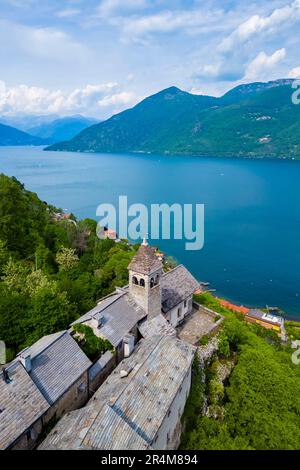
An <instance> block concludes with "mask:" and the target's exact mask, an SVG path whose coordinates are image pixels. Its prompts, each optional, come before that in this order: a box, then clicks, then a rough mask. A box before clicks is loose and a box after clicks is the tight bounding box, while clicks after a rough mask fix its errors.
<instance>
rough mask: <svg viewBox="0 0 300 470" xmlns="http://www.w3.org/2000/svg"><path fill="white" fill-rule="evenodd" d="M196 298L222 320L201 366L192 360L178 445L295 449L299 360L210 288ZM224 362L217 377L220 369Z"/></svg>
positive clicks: (299, 437) (299, 423)
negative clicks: (214, 346) (223, 304)
mask: <svg viewBox="0 0 300 470" xmlns="http://www.w3.org/2000/svg"><path fill="white" fill-rule="evenodd" d="M197 301H198V302H200V303H202V304H204V305H206V306H209V307H210V308H213V309H214V310H217V311H219V312H220V313H222V314H223V315H224V316H225V322H224V325H223V328H222V330H221V331H220V333H219V343H218V349H217V351H216V352H215V353H214V354H213V356H212V357H211V360H210V361H208V362H207V363H206V368H205V371H203V370H202V369H201V368H200V367H199V364H197V363H196V365H195V366H196V367H195V368H196V373H195V374H194V379H193V386H192V392H191V394H190V397H189V399H188V402H187V406H186V410H185V416H184V424H185V432H184V434H183V436H182V443H181V447H182V448H183V449H188V450H199V449H201V450H238V449H240V450H245V449H248V450H253V449H256V450H271V449H273V450H280V449H284V450H293V449H294V450H295V449H300V396H299V390H300V366H299V365H295V364H293V362H292V360H291V356H292V353H293V351H294V350H292V349H291V348H290V346H288V345H282V344H281V343H280V342H279V339H278V338H277V336H276V335H275V334H274V333H272V332H270V331H269V330H265V329H264V328H262V327H259V326H256V325H250V324H248V323H246V322H245V321H244V319H243V318H242V317H240V318H239V317H237V316H236V314H234V313H233V312H231V311H230V310H228V309H226V308H224V307H221V306H220V305H218V301H217V300H216V299H214V298H213V297H212V296H211V295H210V294H208V293H206V294H202V295H200V296H197ZM298 325H299V324H298ZM226 367H227V369H228V370H229V372H228V374H227V376H226V379H225V380H224V381H223V382H222V380H220V378H219V376H220V371H222V370H224V368H225V370H226ZM204 374H205V375H204ZM221 375H222V374H221Z"/></svg>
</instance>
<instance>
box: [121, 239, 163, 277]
mask: <svg viewBox="0 0 300 470" xmlns="http://www.w3.org/2000/svg"><path fill="white" fill-rule="evenodd" d="M155 251H156V250H155V248H154V247H153V246H150V245H148V243H147V241H146V239H144V241H143V243H142V244H141V246H140V247H139V249H138V251H137V253H136V255H135V256H134V257H133V259H132V260H131V262H130V264H129V266H128V269H129V270H130V271H136V272H137V273H140V274H151V273H152V272H155V271H157V270H158V269H162V262H161V261H160V260H159V259H158V257H157V255H156V254H155Z"/></svg>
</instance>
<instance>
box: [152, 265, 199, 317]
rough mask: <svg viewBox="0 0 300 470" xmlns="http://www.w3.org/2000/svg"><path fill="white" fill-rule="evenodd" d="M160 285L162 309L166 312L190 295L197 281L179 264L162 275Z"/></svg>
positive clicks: (197, 284)
mask: <svg viewBox="0 0 300 470" xmlns="http://www.w3.org/2000/svg"><path fill="white" fill-rule="evenodd" d="M161 286H162V310H163V312H164V313H166V312H168V311H169V310H171V309H172V308H174V307H176V305H178V304H179V303H181V302H183V301H184V300H185V299H187V298H188V297H189V296H191V295H192V294H193V293H194V292H195V290H196V289H197V288H198V287H199V282H198V281H197V280H196V279H195V278H194V276H193V275H192V274H191V273H190V272H189V271H188V270H187V269H186V268H185V267H184V266H183V265H182V264H180V265H179V266H177V267H176V268H174V269H172V270H171V271H168V272H167V273H165V274H164V275H163V277H162V279H161Z"/></svg>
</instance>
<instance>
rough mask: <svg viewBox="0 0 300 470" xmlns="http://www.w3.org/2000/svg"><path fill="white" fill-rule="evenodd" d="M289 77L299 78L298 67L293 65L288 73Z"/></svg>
mask: <svg viewBox="0 0 300 470" xmlns="http://www.w3.org/2000/svg"><path fill="white" fill-rule="evenodd" d="M288 77H289V78H300V67H295V68H294V69H292V70H290V72H289V73H288Z"/></svg>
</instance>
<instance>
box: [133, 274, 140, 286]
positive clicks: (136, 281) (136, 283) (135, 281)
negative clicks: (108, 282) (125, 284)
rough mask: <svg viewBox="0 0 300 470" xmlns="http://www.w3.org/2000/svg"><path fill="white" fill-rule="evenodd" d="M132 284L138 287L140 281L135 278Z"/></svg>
mask: <svg viewBox="0 0 300 470" xmlns="http://www.w3.org/2000/svg"><path fill="white" fill-rule="evenodd" d="M132 283H133V284H135V285H138V283H139V281H138V280H137V278H136V277H135V276H133V277H132Z"/></svg>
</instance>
